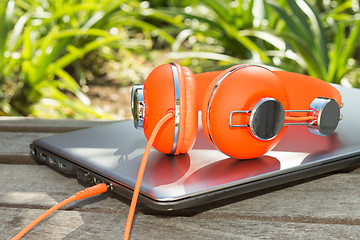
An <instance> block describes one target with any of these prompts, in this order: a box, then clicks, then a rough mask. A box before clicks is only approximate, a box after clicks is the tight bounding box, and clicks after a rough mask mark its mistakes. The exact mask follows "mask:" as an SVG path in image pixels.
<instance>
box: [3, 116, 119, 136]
mask: <svg viewBox="0 0 360 240" xmlns="http://www.w3.org/2000/svg"><path fill="white" fill-rule="evenodd" d="M113 122H115V121H106V120H92V121H88V120H74V119H61V120H50V119H40V118H26V117H0V131H2V132H54V133H59V132H68V131H73V130H77V129H83V128H89V127H95V126H101V125H104V124H109V123H113Z"/></svg>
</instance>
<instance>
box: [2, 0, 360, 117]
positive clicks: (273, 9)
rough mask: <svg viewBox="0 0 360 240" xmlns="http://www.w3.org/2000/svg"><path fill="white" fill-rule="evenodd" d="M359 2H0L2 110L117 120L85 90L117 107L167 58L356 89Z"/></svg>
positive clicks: (195, 67)
mask: <svg viewBox="0 0 360 240" xmlns="http://www.w3.org/2000/svg"><path fill="white" fill-rule="evenodd" d="M359 9H360V4H359V0H341V1H340V0H307V1H305V0H279V1H271V0H237V1H233V0H202V1H199V0H192V1H190V0H184V1H176V0H153V1H137V0H128V1H127V0H86V1H85V0H58V1H55V0H0V88H1V89H0V116H1V115H3V116H6V115H15V116H16V115H23V116H35V117H45V118H108V119H111V118H118V116H117V115H116V114H115V115H114V114H112V113H110V112H109V111H107V109H106V108H104V107H103V106H102V103H101V102H99V103H98V104H97V106H96V105H94V104H92V103H91V100H92V99H91V98H89V94H90V93H91V91H92V90H93V89H97V93H96V94H97V95H101V94H103V95H106V96H107V97H110V98H112V100H113V104H118V105H119V106H120V108H123V106H121V104H120V103H121V102H122V101H121V96H120V97H119V96H118V95H119V94H120V92H114V89H121V88H122V87H128V86H130V85H132V84H138V83H142V82H143V81H144V79H145V78H146V76H147V75H148V74H149V72H150V71H151V70H152V69H153V68H154V67H155V66H157V65H159V64H162V63H165V62H169V61H176V62H179V63H180V64H182V65H184V66H188V67H190V69H192V70H193V71H194V72H195V73H197V72H202V71H211V70H219V69H226V68H227V67H229V66H231V65H234V64H240V63H253V64H263V65H267V66H269V67H275V68H278V69H283V70H286V71H292V72H298V73H303V74H309V75H311V76H314V77H317V78H320V79H323V80H324V81H327V82H331V83H338V84H343V85H345V86H351V87H359V79H360V68H359V65H360V64H359V63H360V62H359V61H360V37H359V36H360V11H359ZM125 89H126V94H128V93H127V92H128V88H125ZM109 91H110V92H109ZM111 91H112V92H111ZM126 94H124V95H126ZM125 104H128V102H125ZM126 107H127V106H126ZM122 111H123V110H122ZM125 117H126V116H125Z"/></svg>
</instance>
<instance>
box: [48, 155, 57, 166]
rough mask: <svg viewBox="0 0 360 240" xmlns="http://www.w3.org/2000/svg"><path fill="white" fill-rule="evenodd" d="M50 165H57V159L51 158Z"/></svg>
mask: <svg viewBox="0 0 360 240" xmlns="http://www.w3.org/2000/svg"><path fill="white" fill-rule="evenodd" d="M49 164H51V165H56V159H55V158H53V157H49Z"/></svg>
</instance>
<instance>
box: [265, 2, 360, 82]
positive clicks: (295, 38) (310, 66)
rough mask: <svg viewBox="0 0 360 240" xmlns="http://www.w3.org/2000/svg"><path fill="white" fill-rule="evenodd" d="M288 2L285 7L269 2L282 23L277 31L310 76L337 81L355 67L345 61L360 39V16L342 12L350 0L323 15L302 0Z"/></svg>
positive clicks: (347, 6) (350, 4)
mask: <svg viewBox="0 0 360 240" xmlns="http://www.w3.org/2000/svg"><path fill="white" fill-rule="evenodd" d="M287 4H288V6H289V10H288V11H287V10H285V9H284V8H282V7H280V6H279V5H278V4H275V3H270V5H271V7H272V8H273V9H274V10H275V11H276V12H277V13H278V14H279V16H280V18H281V19H282V20H283V21H284V23H285V24H284V25H283V27H282V28H281V29H280V31H277V35H279V36H281V37H282V38H283V39H284V40H285V41H286V42H287V43H288V44H289V45H290V46H291V48H292V50H293V51H294V53H295V54H297V56H298V57H300V58H301V59H302V60H303V62H304V63H305V65H306V66H305V67H306V70H307V71H308V73H309V74H310V75H311V76H314V77H317V78H320V79H323V80H326V81H328V82H333V83H340V81H341V79H342V78H343V77H344V76H345V74H347V73H348V72H349V71H351V70H352V68H353V67H354V66H351V65H350V64H348V63H349V60H351V59H352V57H353V55H354V52H355V50H356V47H357V45H358V43H359V41H358V39H359V36H360V20H356V19H355V18H354V17H353V16H351V15H350V14H346V13H344V11H346V10H349V9H351V7H352V1H345V2H344V3H342V4H341V5H339V6H338V7H337V8H335V9H333V10H332V11H329V12H328V13H326V15H325V16H321V14H320V12H319V11H318V10H317V9H316V8H315V7H313V6H311V5H310V4H309V3H307V2H306V1H304V0H296V1H292V0H288V1H287ZM321 17H322V18H321ZM328 22H330V24H328ZM275 31H276V30H275ZM350 62H351V61H350Z"/></svg>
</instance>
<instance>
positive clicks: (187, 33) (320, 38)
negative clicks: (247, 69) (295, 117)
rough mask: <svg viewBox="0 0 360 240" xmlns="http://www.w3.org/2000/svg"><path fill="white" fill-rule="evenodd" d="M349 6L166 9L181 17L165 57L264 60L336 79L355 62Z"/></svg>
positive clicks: (255, 2)
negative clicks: (177, 32)
mask: <svg viewBox="0 0 360 240" xmlns="http://www.w3.org/2000/svg"><path fill="white" fill-rule="evenodd" d="M319 6H320V10H318V7H319ZM354 6H355V5H354V4H353V1H351V0H347V1H337V2H334V1H331V2H330V1H329V3H326V1H315V0H314V1H312V2H311V4H310V3H308V2H307V1H304V0H295V1H294V0H281V1H270V0H268V1H265V0H243V1H230V0H228V1H227V0H206V1H202V2H196V3H195V4H193V5H191V6H190V7H188V8H185V9H184V10H183V9H173V8H168V9H166V10H164V11H165V12H167V13H171V14H176V15H179V16H182V17H183V19H184V25H183V26H182V28H181V31H180V30H179V34H178V35H177V37H176V39H175V42H174V44H173V45H172V53H171V55H170V56H171V57H173V58H175V59H179V58H180V59H185V60H183V63H184V64H191V63H192V62H190V61H189V60H188V59H189V58H191V59H196V61H195V63H199V60H200V59H207V61H209V60H210V61H218V63H219V64H220V65H224V66H223V67H226V66H228V65H231V64H238V63H256V64H266V65H269V66H273V67H277V68H281V69H284V70H288V71H293V72H300V73H307V74H309V75H312V76H314V77H317V78H320V79H323V80H326V81H328V82H334V83H339V82H340V80H341V79H342V78H344V76H345V75H346V74H347V73H349V72H350V71H352V70H353V69H355V68H356V66H357V64H356V61H354V60H353V59H352V58H353V57H354V54H355V51H356V49H357V47H358V46H359V40H358V39H359V30H360V28H359V16H360V15H359V9H358V8H356V7H354ZM354 62H355V64H354ZM213 65H214V64H212V68H213ZM193 68H194V69H198V68H197V67H193ZM352 83H353V85H356V84H357V83H356V81H355V82H354V81H353V82H352Z"/></svg>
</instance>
